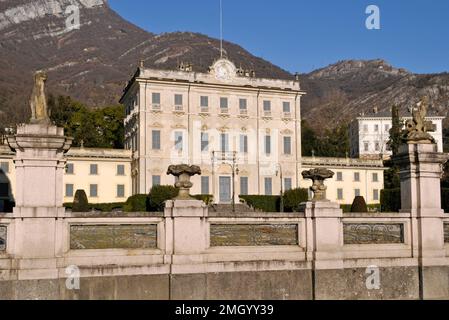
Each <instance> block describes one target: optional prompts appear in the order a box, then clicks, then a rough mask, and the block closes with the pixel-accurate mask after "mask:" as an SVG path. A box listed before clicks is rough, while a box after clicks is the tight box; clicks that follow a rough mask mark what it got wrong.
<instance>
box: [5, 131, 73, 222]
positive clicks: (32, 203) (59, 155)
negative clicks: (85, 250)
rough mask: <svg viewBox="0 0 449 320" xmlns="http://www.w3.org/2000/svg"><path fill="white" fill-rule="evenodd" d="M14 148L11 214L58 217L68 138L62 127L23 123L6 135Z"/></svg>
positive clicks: (61, 214)
mask: <svg viewBox="0 0 449 320" xmlns="http://www.w3.org/2000/svg"><path fill="white" fill-rule="evenodd" d="M8 143H9V145H10V147H11V148H12V149H13V150H15V151H16V157H15V158H14V163H15V167H16V194H15V198H16V207H15V208H14V214H13V215H14V217H17V218H32V217H35V218H37V217H40V218H42V217H60V216H64V208H63V175H64V169H65V163H66V160H65V159H64V153H65V152H67V151H68V150H69V148H70V146H71V144H72V139H71V138H67V137H65V136H64V129H63V128H58V127H56V126H52V125H46V124H25V125H20V126H18V128H17V134H16V135H15V136H12V137H8Z"/></svg>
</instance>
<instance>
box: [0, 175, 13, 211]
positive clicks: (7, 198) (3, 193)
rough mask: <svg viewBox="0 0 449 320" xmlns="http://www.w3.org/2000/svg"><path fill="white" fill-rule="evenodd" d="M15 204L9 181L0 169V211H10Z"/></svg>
mask: <svg viewBox="0 0 449 320" xmlns="http://www.w3.org/2000/svg"><path fill="white" fill-rule="evenodd" d="M14 206H15V200H14V196H13V194H12V189H11V181H10V180H9V178H8V176H7V175H6V174H5V172H4V171H3V170H2V169H0V213H10V212H12V211H13V208H14Z"/></svg>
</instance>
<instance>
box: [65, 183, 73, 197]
mask: <svg viewBox="0 0 449 320" xmlns="http://www.w3.org/2000/svg"><path fill="white" fill-rule="evenodd" d="M65 196H66V197H73V184H66V185H65Z"/></svg>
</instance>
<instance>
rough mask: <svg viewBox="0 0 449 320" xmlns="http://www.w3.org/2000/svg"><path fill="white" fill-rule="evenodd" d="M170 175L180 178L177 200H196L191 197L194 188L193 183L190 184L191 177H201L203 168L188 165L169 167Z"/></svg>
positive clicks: (177, 183) (177, 186) (177, 184)
mask: <svg viewBox="0 0 449 320" xmlns="http://www.w3.org/2000/svg"><path fill="white" fill-rule="evenodd" d="M167 174H168V175H172V176H175V177H178V178H179V180H178V182H176V184H175V187H176V188H179V194H178V196H177V197H176V198H175V200H195V199H194V198H193V197H191V196H190V188H192V187H193V183H192V182H190V177H193V176H195V175H197V174H198V175H201V168H200V167H198V166H189V165H187V164H180V165H172V166H170V167H168V171H167Z"/></svg>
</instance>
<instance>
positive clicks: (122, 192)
mask: <svg viewBox="0 0 449 320" xmlns="http://www.w3.org/2000/svg"><path fill="white" fill-rule="evenodd" d="M124 197H125V185H124V184H118V185H117V198H124Z"/></svg>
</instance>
